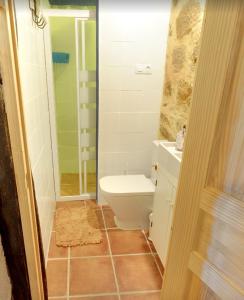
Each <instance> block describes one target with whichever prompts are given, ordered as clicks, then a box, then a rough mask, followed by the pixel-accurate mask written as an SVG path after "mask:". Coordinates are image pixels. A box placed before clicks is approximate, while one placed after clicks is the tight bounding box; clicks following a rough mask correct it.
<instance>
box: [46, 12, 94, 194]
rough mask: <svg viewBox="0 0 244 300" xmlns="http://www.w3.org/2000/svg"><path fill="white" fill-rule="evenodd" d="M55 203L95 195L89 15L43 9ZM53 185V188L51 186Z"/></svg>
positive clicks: (92, 18)
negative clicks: (50, 89) (49, 55)
mask: <svg viewBox="0 0 244 300" xmlns="http://www.w3.org/2000/svg"><path fill="white" fill-rule="evenodd" d="M49 25H50V34H51V45H52V61H53V79H54V80H53V81H54V92H55V123H56V133H57V135H56V144H57V145H56V149H57V151H56V152H57V154H58V159H57V164H58V166H56V169H58V172H57V173H58V178H56V180H57V181H58V186H59V189H58V192H57V191H56V194H57V197H58V198H59V199H62V198H65V199H67V198H68V197H69V198H70V199H72V198H74V199H89V198H95V196H96V152H97V151H96V140H97V134H96V131H97V130H96V115H97V113H96V109H97V101H96V100H97V99H96V19H95V11H88V10H68V9H67V10H60V9H58V10H57V9H53V10H49ZM56 186H57V185H56Z"/></svg>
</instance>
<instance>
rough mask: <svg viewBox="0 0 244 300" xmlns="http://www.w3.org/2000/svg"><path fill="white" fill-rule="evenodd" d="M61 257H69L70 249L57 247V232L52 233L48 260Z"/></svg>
mask: <svg viewBox="0 0 244 300" xmlns="http://www.w3.org/2000/svg"><path fill="white" fill-rule="evenodd" d="M60 257H68V248H67V247H58V246H56V240H55V232H52V236H51V241H50V247H49V253H48V258H60Z"/></svg>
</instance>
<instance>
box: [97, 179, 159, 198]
mask: <svg viewBox="0 0 244 300" xmlns="http://www.w3.org/2000/svg"><path fill="white" fill-rule="evenodd" d="M100 188H101V190H102V191H103V192H104V193H107V194H109V195H110V196H120V195H121V196H126V195H128V196H129V195H144V196H146V195H153V193H154V192H155V185H154V184H153V183H152V181H151V179H149V178H147V177H145V175H118V176H106V177H103V178H101V179H100Z"/></svg>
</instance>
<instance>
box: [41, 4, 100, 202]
mask: <svg viewBox="0 0 244 300" xmlns="http://www.w3.org/2000/svg"><path fill="white" fill-rule="evenodd" d="M44 16H45V17H47V30H45V31H44V41H45V54H46V68H47V86H48V97H49V115H50V131H51V144H52V160H53V177H54V182H55V197H56V201H74V200H89V199H96V195H97V190H96V192H95V193H81V192H82V178H81V163H82V161H81V147H80V139H81V138H80V135H81V130H80V100H79V61H78V51H79V48H78V47H79V45H78V21H87V20H94V21H96V22H97V18H96V11H93V10H73V9H70V10H69V9H45V10H44ZM49 17H69V18H74V19H75V44H76V83H77V92H76V99H77V114H78V118H77V126H78V148H79V154H78V155H79V157H78V160H79V188H80V194H78V195H70V196H62V195H61V176H60V172H59V160H58V141H57V124H56V109H55V105H56V104H55V89H54V76H53V75H54V72H53V63H52V45H51V30H50V22H49ZM96 28H97V26H96ZM97 35H98V33H97V32H96V36H97ZM96 42H97V38H96ZM96 59H97V54H96ZM97 72H98V70H97V64H96V73H97ZM96 78H97V76H96ZM97 88H98V84H97V82H96V103H97V102H98V99H97V95H98V92H97ZM97 109H98V105H97V107H96V110H97ZM96 116H97V114H96ZM97 124H98V122H97ZM97 127H98V125H96V159H97V144H98V143H97V141H98V128H97ZM96 169H97V163H96ZM96 177H97V171H96Z"/></svg>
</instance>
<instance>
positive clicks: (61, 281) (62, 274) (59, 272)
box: [47, 260, 68, 297]
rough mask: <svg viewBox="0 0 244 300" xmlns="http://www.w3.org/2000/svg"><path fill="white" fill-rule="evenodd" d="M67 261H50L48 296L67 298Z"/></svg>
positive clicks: (48, 265) (48, 264)
mask: <svg viewBox="0 0 244 300" xmlns="http://www.w3.org/2000/svg"><path fill="white" fill-rule="evenodd" d="M67 264H68V263H67V260H55V261H48V263H47V282H48V295H49V297H51V296H57V297H60V296H66V292H67Z"/></svg>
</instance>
